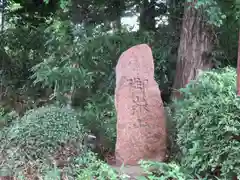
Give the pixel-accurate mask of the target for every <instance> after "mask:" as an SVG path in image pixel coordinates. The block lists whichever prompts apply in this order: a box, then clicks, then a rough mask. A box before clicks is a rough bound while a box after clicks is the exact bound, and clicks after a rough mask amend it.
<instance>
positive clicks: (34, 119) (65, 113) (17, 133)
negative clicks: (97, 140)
mask: <svg viewBox="0 0 240 180" xmlns="http://www.w3.org/2000/svg"><path fill="white" fill-rule="evenodd" d="M1 135H2V136H1V142H3V143H1V151H2V152H3V154H2V155H4V159H5V161H6V162H5V165H7V164H8V165H9V166H10V168H15V167H18V166H20V167H21V166H22V164H21V163H23V162H25V163H27V162H29V161H40V162H41V161H43V160H44V161H47V160H49V158H50V157H51V156H52V155H53V154H54V153H55V152H56V151H57V150H59V148H60V147H61V146H62V145H64V144H66V143H68V142H69V141H71V142H76V148H77V149H80V150H81V148H82V145H81V143H82V139H83V136H84V130H83V128H82V124H81V120H80V119H79V116H78V114H77V113H76V112H75V111H74V110H72V109H68V108H66V107H57V106H46V107H41V108H38V109H35V110H30V111H28V112H27V113H26V114H25V115H24V116H23V117H22V118H21V119H20V120H19V121H18V122H15V123H14V124H13V125H12V126H10V127H9V128H6V129H5V130H4V131H2V132H1ZM11 170H13V169H11Z"/></svg>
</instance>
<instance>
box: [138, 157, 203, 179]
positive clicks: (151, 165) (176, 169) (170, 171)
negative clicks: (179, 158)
mask: <svg viewBox="0 0 240 180" xmlns="http://www.w3.org/2000/svg"><path fill="white" fill-rule="evenodd" d="M140 165H141V167H142V168H143V170H144V171H145V172H146V173H147V177H141V180H147V179H151V180H160V179H163V180H172V179H177V180H189V179H196V180H197V179H198V180H200V179H201V178H200V177H198V176H195V177H194V176H193V175H191V174H190V173H189V172H187V171H186V169H185V168H183V167H181V166H180V165H179V164H177V163H175V162H170V163H162V162H154V161H140Z"/></svg>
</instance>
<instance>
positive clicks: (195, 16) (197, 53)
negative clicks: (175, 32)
mask: <svg viewBox="0 0 240 180" xmlns="http://www.w3.org/2000/svg"><path fill="white" fill-rule="evenodd" d="M213 37H214V36H213V28H212V27H211V26H210V25H208V24H207V22H206V21H204V20H203V9H201V8H199V9H195V8H194V7H193V4H192V3H185V9H184V17H183V21H182V29H181V36H180V44H179V48H178V57H177V65H176V76H175V80H174V84H173V92H172V96H173V97H175V98H178V97H179V96H180V93H179V91H178V89H180V88H183V87H185V86H186V85H187V84H188V83H189V81H190V80H194V79H195V78H196V77H197V75H198V74H199V71H201V70H205V69H208V68H211V67H212V62H211V59H210V58H211V52H212V48H213V43H214V41H213V40H214V38H213Z"/></svg>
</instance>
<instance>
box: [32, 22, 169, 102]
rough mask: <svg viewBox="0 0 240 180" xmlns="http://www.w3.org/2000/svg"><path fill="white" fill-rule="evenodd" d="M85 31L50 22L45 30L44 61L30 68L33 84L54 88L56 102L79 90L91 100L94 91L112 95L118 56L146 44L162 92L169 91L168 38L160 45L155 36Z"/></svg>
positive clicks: (76, 27) (68, 24) (69, 24)
mask: <svg viewBox="0 0 240 180" xmlns="http://www.w3.org/2000/svg"><path fill="white" fill-rule="evenodd" d="M87 31H88V29H85V28H83V27H79V26H73V25H72V24H71V23H70V22H69V21H59V20H55V21H53V23H52V24H51V25H50V26H49V27H48V28H46V30H45V36H46V37H49V38H48V41H47V42H46V46H45V47H46V51H44V55H42V56H43V57H44V61H42V62H40V63H38V64H37V65H35V66H34V67H33V68H32V70H33V72H34V74H33V75H32V78H33V79H34V80H35V83H41V84H43V85H44V86H55V92H57V93H55V94H54V96H56V97H57V98H58V99H59V98H61V97H62V94H64V93H65V92H69V91H71V90H72V89H75V90H76V89H78V88H82V89H87V91H83V90H82V91H81V92H82V93H83V92H85V93H84V94H82V96H83V97H84V98H88V97H91V96H92V94H95V93H96V91H97V90H101V91H106V92H111V93H113V90H114V74H115V71H114V69H115V66H116V63H117V60H118V58H119V56H120V55H121V53H122V52H123V51H125V50H127V49H128V48H130V47H131V46H134V45H136V44H140V43H147V44H149V45H151V47H152V49H153V54H154V58H155V60H156V61H155V62H156V63H155V64H156V72H158V73H157V74H158V78H157V79H158V81H159V83H160V85H161V89H162V90H163V89H167V88H168V86H169V84H168V82H171V80H170V75H168V73H169V69H170V64H171V63H170V62H169V61H168V56H169V54H170V53H171V52H170V51H171V48H172V47H171V46H170V45H169V44H171V43H170V42H169V41H170V40H169V39H171V38H164V40H163V39H162V40H161V43H160V44H159V43H158V42H157V43H155V41H154V39H155V38H156V37H157V35H156V34H155V33H147V32H146V33H144V34H142V33H136V32H121V33H120V32H119V33H108V32H104V31H102V29H98V28H95V29H91V31H92V33H91V34H90V35H89V34H88V33H87ZM161 35H162V34H161ZM161 35H159V36H161ZM164 35H165V36H169V37H170V36H171V35H169V34H164ZM165 39H167V40H165ZM83 100H85V99H83Z"/></svg>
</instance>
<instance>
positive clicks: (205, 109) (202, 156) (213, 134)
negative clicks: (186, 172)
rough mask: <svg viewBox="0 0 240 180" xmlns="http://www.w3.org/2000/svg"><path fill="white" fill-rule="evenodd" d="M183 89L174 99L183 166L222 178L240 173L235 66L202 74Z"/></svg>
mask: <svg viewBox="0 0 240 180" xmlns="http://www.w3.org/2000/svg"><path fill="white" fill-rule="evenodd" d="M181 92H182V94H183V99H182V100H176V101H175V102H174V106H175V116H174V121H175V122H176V125H177V131H178V132H177V143H178V145H179V147H180V149H181V153H182V159H181V163H182V166H184V167H186V168H188V169H191V170H192V172H196V173H198V174H202V175H205V174H207V173H210V172H211V173H215V175H217V173H219V175H218V176H219V177H220V178H222V179H231V178H232V177H233V176H236V175H239V174H240V142H239V140H237V137H239V135H240V99H239V98H238V97H236V73H235V69H232V68H225V69H222V70H220V71H216V70H214V71H209V72H205V73H202V74H201V75H200V77H199V78H198V80H196V81H193V82H191V83H189V85H187V87H186V88H183V89H181ZM219 169H220V170H219ZM217 171H218V172H217ZM213 175H214V174H213ZM239 178H240V177H239Z"/></svg>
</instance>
